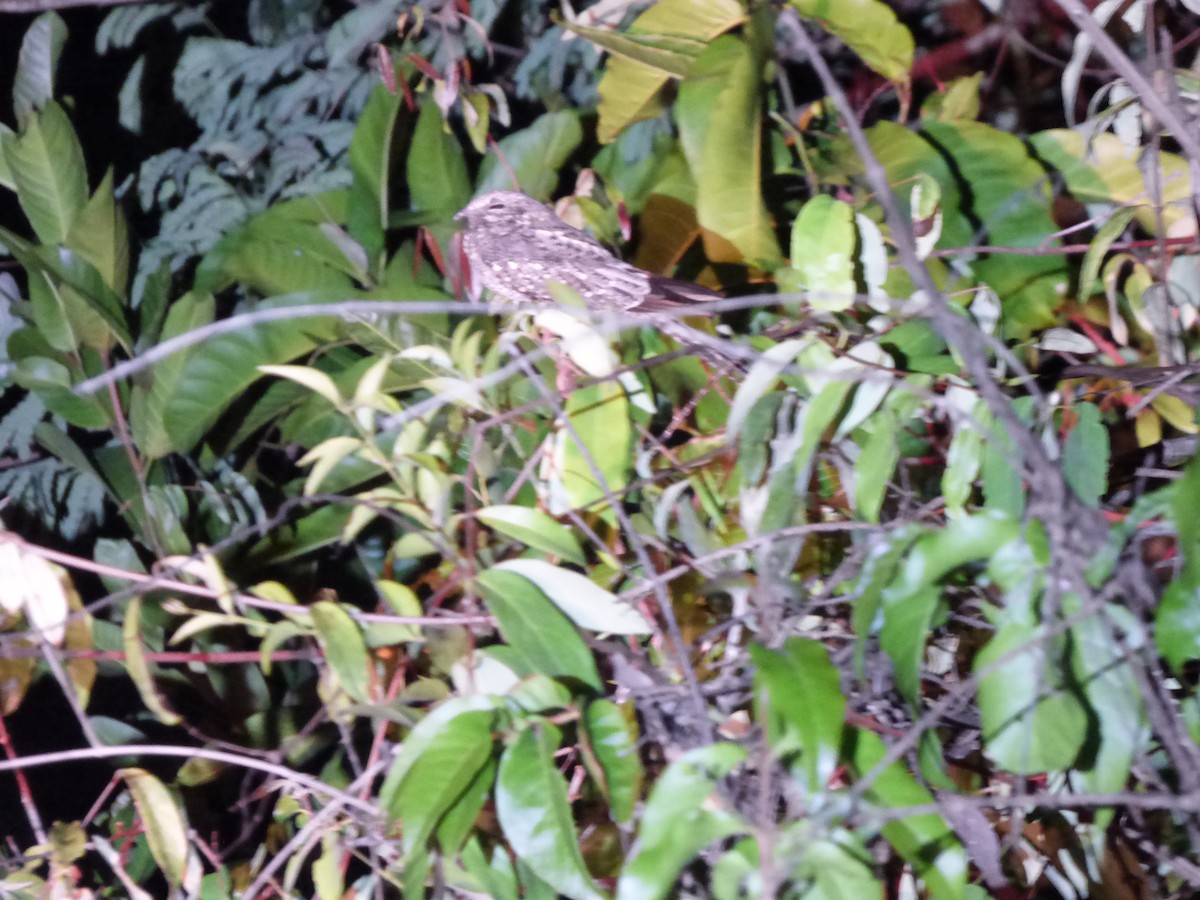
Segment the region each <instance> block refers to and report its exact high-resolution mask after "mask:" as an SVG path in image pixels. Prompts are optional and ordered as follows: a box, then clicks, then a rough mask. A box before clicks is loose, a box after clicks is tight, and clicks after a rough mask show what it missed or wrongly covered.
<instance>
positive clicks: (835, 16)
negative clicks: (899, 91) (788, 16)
mask: <svg viewBox="0 0 1200 900" xmlns="http://www.w3.org/2000/svg"><path fill="white" fill-rule="evenodd" d="M791 5H792V7H793V8H795V10H796V11H797V12H798V13H800V15H802V16H804V17H805V18H808V19H816V20H817V21H818V22H820V23H821V24H822V25H823V26H824V27H825V28H826V29H828V30H829V32H830V33H831V34H833V35H836V36H837V37H839V38H841V39H842V40H843V41H845V42H846V45H847V46H848V47H849V48H850V49H851V50H853V51H854V52H855V53H857V54H858V55H859V56H861V57H862V61H863V62H865V63H866V64H867V65H868V66H870V67H871V68H872V69H874V70H875V71H876V72H878V73H879V74H880V75H882V76H883V77H884V78H886V79H888V80H889V81H908V80H909V70H910V69H911V68H912V63H913V49H914V45H913V38H912V34H911V33H910V32H909V30H908V29H907V28H905V27H904V25H903V24H901V23H900V22H899V21H898V20H897V18H896V14H895V13H894V12H893V11H892V10H891V8H890V7H888V5H887V4H886V3H881V2H880V0H833V2H830V0H791Z"/></svg>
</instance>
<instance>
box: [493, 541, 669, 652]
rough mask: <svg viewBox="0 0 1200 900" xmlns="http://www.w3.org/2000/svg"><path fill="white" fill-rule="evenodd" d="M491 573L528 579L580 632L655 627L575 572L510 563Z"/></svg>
mask: <svg viewBox="0 0 1200 900" xmlns="http://www.w3.org/2000/svg"><path fill="white" fill-rule="evenodd" d="M492 571H501V572H513V573H515V574H517V575H520V576H522V577H523V578H527V579H529V581H531V582H533V583H534V584H535V585H537V587H538V588H539V589H540V590H541V591H542V592H543V593H545V595H546V596H547V597H549V598H550V600H551V601H553V603H554V605H555V606H557V607H558V608H559V609H561V610H562V611H563V612H564V613H566V614H567V615H568V616H570V618H571V620H572V621H573V622H574V623H575V624H576V625H578V626H579V627H580V628H587V629H589V630H591V631H597V632H603V633H607V634H651V633H653V631H654V627H653V626H652V625H651V624H650V623H649V622H647V621H646V617H645V616H643V615H642V614H641V613H640V612H638V610H637V608H636V607H635V606H634V605H633V604H632V603H630V602H628V601H626V600H622V599H621V598H620V597H618V596H616V595H615V594H613V593H611V592H610V591H606V590H604V588H602V587H600V586H599V585H597V584H595V583H594V582H592V581H590V580H588V579H587V578H586V577H585V576H583V575H580V574H579V573H578V572H572V571H571V570H570V569H563V568H560V567H559V566H555V565H552V564H550V563H548V562H545V561H543V560H540V559H510V560H505V561H504V562H502V563H499V564H497V565H496V566H493V568H492Z"/></svg>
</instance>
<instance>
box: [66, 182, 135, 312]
mask: <svg viewBox="0 0 1200 900" xmlns="http://www.w3.org/2000/svg"><path fill="white" fill-rule="evenodd" d="M66 244H67V246H68V247H70V248H71V249H72V250H74V251H75V252H76V253H78V254H79V255H80V256H81V257H83V258H84V259H85V260H87V262H89V263H90V264H91V265H92V266H93V267H94V268H95V269H96V271H97V272H99V273H100V277H101V278H103V279H104V283H105V284H106V285H108V286H109V287H110V288H112V290H113V292H114V293H116V294H118V295H122V294H124V293H125V288H126V283H127V282H128V280H129V227H128V225H127V224H126V222H125V215H124V214H123V213H122V212H121V210H120V209H119V208H118V207H117V204H116V198H115V197H114V196H113V182H112V170H111V169H110V170H109V171H108V172H105V173H104V178H102V179H101V180H100V184H99V185H98V186H97V188H96V190H95V192H94V193H93V194H92V197H91V199H90V200H88V202H87V205H85V206H84V207H83V209H82V210H80V212H79V215H78V217H76V219H75V222H74V224H73V225H72V226H71V231H70V233H69V234H68V235H67V239H66Z"/></svg>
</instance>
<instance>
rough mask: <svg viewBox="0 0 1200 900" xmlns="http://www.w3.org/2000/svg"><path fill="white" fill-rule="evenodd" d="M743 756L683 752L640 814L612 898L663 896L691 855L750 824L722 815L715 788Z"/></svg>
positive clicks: (726, 750)
mask: <svg viewBox="0 0 1200 900" xmlns="http://www.w3.org/2000/svg"><path fill="white" fill-rule="evenodd" d="M745 758H746V751H745V750H744V749H743V748H741V747H738V746H737V745H735V744H711V745H709V746H707V747H699V748H697V749H695V750H689V751H688V752H687V753H685V754H684V755H683V756H681V757H680V758H679V759H677V760H676V761H675V762H673V763H671V765H669V766H668V767H667V769H666V771H664V772H663V773H662V775H661V776H660V777H659V779H658V782H657V784H655V785H654V789H653V790H652V791H651V792H650V798H649V799H648V800H647V801H646V810H645V812H644V813H643V815H642V824H641V828H640V829H639V830H638V837H637V842H636V843H635V845H634V849H633V855H632V857H631V858H630V860H629V862H628V863H626V865H625V869H624V871H622V873H621V878H620V880H619V881H618V882H617V900H650V898H658V897H666V896H667V895H668V894H669V893H670V891H671V888H672V887H673V886H674V884H675V879H676V878H678V877H679V872H680V870H682V869H683V867H684V866H685V865H687V864H688V863H689V862H691V860H692V859H693V858H695V856H696V854H698V853H699V852H700V851H701V850H703V849H704V848H705V847H707V846H708V845H709V844H712V843H713V842H714V841H719V840H722V839H724V838H727V837H729V836H731V835H734V834H737V833H739V832H746V831H750V826H749V825H748V824H747V823H746V822H744V821H742V819H741V818H740V817H738V816H737V815H735V814H734V813H730V812H727V811H725V810H724V809H723V808H722V804H721V801H720V799H719V798H718V796H717V795H716V790H717V784H718V783H719V782H720V780H721V779H722V778H724V777H725V776H726V775H728V774H729V773H730V772H731V771H733V768H734V767H735V766H736V765H738V764H739V763H741V762H742V761H743V760H745Z"/></svg>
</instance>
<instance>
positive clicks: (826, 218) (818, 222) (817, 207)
mask: <svg viewBox="0 0 1200 900" xmlns="http://www.w3.org/2000/svg"><path fill="white" fill-rule="evenodd" d="M857 238H858V232H857V231H856V229H855V227H854V210H853V209H851V208H850V205H849V204H847V203H843V202H842V201H840V200H835V199H834V198H833V197H830V196H828V195H827V194H818V195H817V196H816V197H813V198H812V199H811V200H809V201H808V202H807V203H805V204H804V206H803V207H801V209H800V214H799V215H798V216H796V221H795V222H793V223H792V264H791V268H790V269H785V270H783V271H782V272H781V273H780V278H781V281H780V289H781V290H784V291H787V292H789V293H790V292H797V291H805V292H807V295H808V296H807V298H806V299H807V300H808V302H809V304H810V305H811V306H812V307H813V308H814V309H820V310H828V311H830V312H840V311H842V310H846V309H849V308H850V307H851V306H853V305H854V301H855V295H856V293H857V291H856V286H855V283H854V248H855V245H856V243H857ZM785 275H788V276H790V277H786V278H785V277H784V276H785Z"/></svg>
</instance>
